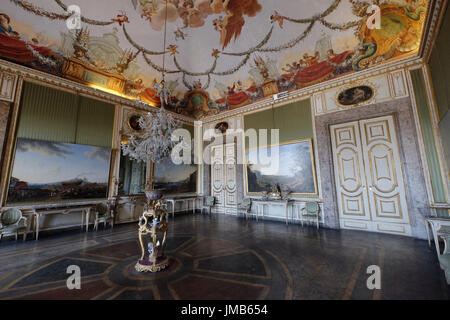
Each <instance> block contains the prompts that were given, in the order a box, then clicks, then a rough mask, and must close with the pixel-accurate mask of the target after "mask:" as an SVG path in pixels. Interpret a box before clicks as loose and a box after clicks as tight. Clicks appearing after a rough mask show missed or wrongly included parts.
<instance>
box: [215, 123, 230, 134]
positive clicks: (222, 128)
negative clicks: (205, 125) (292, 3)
mask: <svg viewBox="0 0 450 320" xmlns="http://www.w3.org/2000/svg"><path fill="white" fill-rule="evenodd" d="M228 127H229V125H228V122H225V121H224V122H219V123H218V124H216V126H215V127H214V129H215V130H216V133H219V134H220V133H222V134H223V133H225V132H227V130H228Z"/></svg>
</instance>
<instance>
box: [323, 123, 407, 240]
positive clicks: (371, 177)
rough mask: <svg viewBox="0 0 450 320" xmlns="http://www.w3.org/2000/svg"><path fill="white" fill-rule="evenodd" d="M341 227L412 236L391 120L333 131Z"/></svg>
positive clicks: (356, 124)
mask: <svg viewBox="0 0 450 320" xmlns="http://www.w3.org/2000/svg"><path fill="white" fill-rule="evenodd" d="M331 140H332V148H333V161H334V172H335V181H336V194H337V203H338V210H339V218H340V225H341V227H342V228H347V229H361V230H368V231H376V232H387V233H396V234H404V235H410V234H411V228H410V226H409V216H408V208H407V205H406V198H405V189H404V185H403V177H402V170H401V162H400V156H399V150H398V144H397V135H396V132H395V126H394V118H393V117H392V116H387V117H380V118H374V119H369V120H361V121H355V122H349V123H345V124H339V125H333V126H331Z"/></svg>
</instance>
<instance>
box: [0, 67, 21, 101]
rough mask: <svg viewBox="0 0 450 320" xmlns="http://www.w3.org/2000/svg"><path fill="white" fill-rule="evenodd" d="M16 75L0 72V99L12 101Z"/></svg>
mask: <svg viewBox="0 0 450 320" xmlns="http://www.w3.org/2000/svg"><path fill="white" fill-rule="evenodd" d="M17 79H18V76H17V75H15V74H12V73H9V72H2V73H0V100H2V101H7V102H14V97H15V93H16V86H17Z"/></svg>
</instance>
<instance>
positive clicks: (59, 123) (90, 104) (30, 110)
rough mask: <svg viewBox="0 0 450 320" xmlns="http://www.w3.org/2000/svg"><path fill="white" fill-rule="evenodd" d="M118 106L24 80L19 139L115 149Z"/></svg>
mask: <svg viewBox="0 0 450 320" xmlns="http://www.w3.org/2000/svg"><path fill="white" fill-rule="evenodd" d="M113 126H114V105H111V104H108V103H105V102H101V101H98V100H94V99H89V98H85V97H80V96H77V95H75V94H72V93H68V92H64V91H59V90H55V89H52V88H47V87H43V86H40V85H37V84H34V83H28V82H25V83H24V88H23V95H22V101H21V106H20V117H19V125H18V132H17V137H18V138H27V139H35V140H45V141H52V142H62V143H72V144H83V145H92V146H98V147H108V148H111V143H112V132H113Z"/></svg>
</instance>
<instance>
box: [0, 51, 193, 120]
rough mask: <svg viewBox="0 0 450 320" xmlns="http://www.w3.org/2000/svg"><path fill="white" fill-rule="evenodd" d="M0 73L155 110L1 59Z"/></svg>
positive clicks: (96, 97) (152, 109)
mask: <svg viewBox="0 0 450 320" xmlns="http://www.w3.org/2000/svg"><path fill="white" fill-rule="evenodd" d="M0 73H2V74H3V73H8V74H12V75H15V76H16V77H21V78H23V79H24V80H25V81H31V82H35V83H37V84H40V85H46V86H50V87H53V88H55V89H58V90H64V91H69V92H72V93H74V94H77V95H83V96H86V97H89V98H93V99H97V100H102V101H105V102H108V103H111V104H114V105H116V104H118V105H122V106H128V107H131V108H134V109H138V110H142V111H144V112H154V111H156V110H157V109H156V108H154V107H151V106H150V105H146V104H140V103H137V102H136V101H134V100H130V99H127V98H125V97H122V96H120V95H116V94H112V93H109V92H106V91H102V90H99V89H96V88H92V87H89V86H86V85H83V84H81V83H77V82H75V81H72V80H68V79H65V78H62V77H59V76H55V75H52V74H49V73H45V72H42V71H39V70H34V69H31V68H28V67H25V66H21V65H18V64H15V63H12V62H9V61H5V60H2V59H0ZM168 112H170V113H171V114H172V115H173V116H174V118H176V119H179V120H181V121H184V122H187V123H193V122H194V119H193V118H190V117H187V116H184V115H180V114H177V113H174V112H171V111H168Z"/></svg>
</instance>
